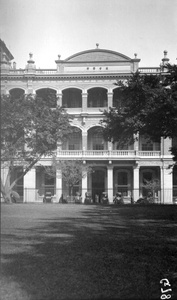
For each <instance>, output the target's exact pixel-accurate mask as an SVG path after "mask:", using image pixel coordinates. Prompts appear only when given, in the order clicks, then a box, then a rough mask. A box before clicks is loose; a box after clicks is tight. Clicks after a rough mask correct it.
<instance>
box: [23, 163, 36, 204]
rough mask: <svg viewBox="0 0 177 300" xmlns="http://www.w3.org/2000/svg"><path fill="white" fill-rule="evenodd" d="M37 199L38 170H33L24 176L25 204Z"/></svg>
mask: <svg viewBox="0 0 177 300" xmlns="http://www.w3.org/2000/svg"><path fill="white" fill-rule="evenodd" d="M36 197H37V195H36V169H35V168H33V169H31V170H30V171H28V173H27V174H26V175H25V176H24V202H35V201H36Z"/></svg>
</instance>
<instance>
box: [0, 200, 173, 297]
mask: <svg viewBox="0 0 177 300" xmlns="http://www.w3.org/2000/svg"><path fill="white" fill-rule="evenodd" d="M176 213H177V206H172V205H171V206H144V207H142V206H135V205H134V206H122V207H116V206H101V205H98V206H95V205H67V204H12V205H7V204H2V205H1V284H2V288H1V297H2V299H3V300H84V299H87V300H92V299H95V300H98V299H100V300H101V299H103V300H104V299H121V300H122V299H160V296H161V292H160V289H161V288H162V285H161V284H160V280H161V279H163V278H167V279H168V280H169V282H170V284H171V289H172V293H171V296H172V297H171V299H177V256H176V249H177V215H176Z"/></svg>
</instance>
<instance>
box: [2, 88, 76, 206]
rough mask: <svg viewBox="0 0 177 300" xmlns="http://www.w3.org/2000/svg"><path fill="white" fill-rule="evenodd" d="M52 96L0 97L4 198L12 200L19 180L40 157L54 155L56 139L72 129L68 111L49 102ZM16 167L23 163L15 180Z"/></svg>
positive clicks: (59, 138)
mask: <svg viewBox="0 0 177 300" xmlns="http://www.w3.org/2000/svg"><path fill="white" fill-rule="evenodd" d="M53 97H55V96H54V95H53V94H50V92H49V93H48V97H44V99H43V98H42V97H39V96H36V97H34V96H32V95H27V96H25V95H23V96H21V97H17V98H14V97H12V96H10V95H8V96H7V95H2V96H1V124H2V125H1V167H2V168H5V169H7V170H8V172H7V177H6V181H5V182H3V181H2V178H1V193H2V196H3V198H4V199H5V201H11V196H12V195H13V194H14V191H13V189H14V187H15V185H16V183H17V182H18V181H19V180H20V179H21V178H22V177H24V176H25V175H26V174H27V172H28V171H29V170H31V168H32V167H33V166H34V165H35V164H36V163H37V162H38V161H39V160H40V159H41V157H45V156H50V155H52V154H53V151H55V150H56V146H57V142H58V141H61V142H62V141H63V140H64V139H65V138H66V137H67V136H68V134H69V133H71V132H72V129H71V128H72V127H71V125H70V118H69V116H68V115H67V113H66V111H65V110H64V109H63V108H61V107H57V106H56V108H51V107H50V105H49V104H48V103H50V102H51V101H50V100H51V98H53ZM46 99H48V101H47V100H46ZM16 166H23V172H22V174H21V175H20V176H19V177H18V178H16V179H15V180H12V172H13V170H14V168H15V167H16Z"/></svg>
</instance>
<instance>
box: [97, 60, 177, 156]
mask: <svg viewBox="0 0 177 300" xmlns="http://www.w3.org/2000/svg"><path fill="white" fill-rule="evenodd" d="M166 71H167V72H166V73H163V75H142V74H140V73H139V72H136V73H134V74H132V76H131V77H130V79H128V80H127V81H126V82H117V83H116V85H117V86H118V87H119V89H120V98H119V100H118V102H117V104H116V107H114V108H110V109H109V111H108V112H107V111H105V112H104V116H105V119H104V120H103V121H102V125H103V127H104V130H103V133H104V136H105V138H106V139H108V140H109V141H112V142H115V141H117V142H118V144H119V145H123V144H125V143H127V142H133V139H134V136H135V135H136V134H137V133H138V132H139V134H140V135H144V136H148V137H150V139H151V140H153V141H159V140H160V137H164V138H167V137H170V138H176V137H177V129H176V128H177V66H176V65H170V64H168V65H167V66H166ZM171 152H172V154H173V156H174V160H175V161H177V148H176V147H172V148H171Z"/></svg>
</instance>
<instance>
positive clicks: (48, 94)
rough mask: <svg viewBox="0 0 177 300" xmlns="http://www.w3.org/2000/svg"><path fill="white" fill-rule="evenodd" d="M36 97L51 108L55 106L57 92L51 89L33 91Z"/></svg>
mask: <svg viewBox="0 0 177 300" xmlns="http://www.w3.org/2000/svg"><path fill="white" fill-rule="evenodd" d="M35 93H36V96H37V97H40V98H42V99H43V101H44V102H45V103H46V104H47V105H49V106H50V107H51V108H54V107H56V106H57V91H56V90H55V89H53V88H48V87H47V88H45V87H43V88H41V89H37V90H35Z"/></svg>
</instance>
